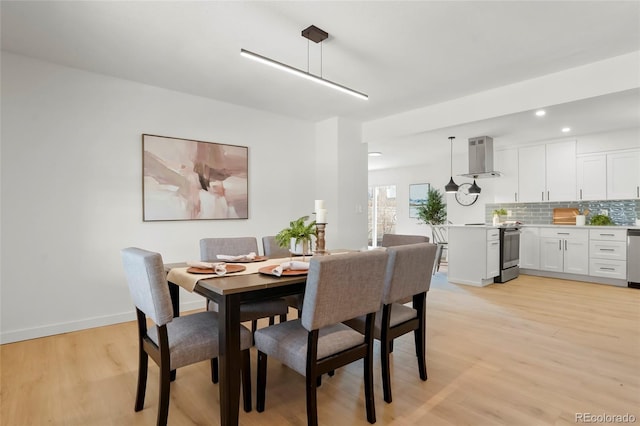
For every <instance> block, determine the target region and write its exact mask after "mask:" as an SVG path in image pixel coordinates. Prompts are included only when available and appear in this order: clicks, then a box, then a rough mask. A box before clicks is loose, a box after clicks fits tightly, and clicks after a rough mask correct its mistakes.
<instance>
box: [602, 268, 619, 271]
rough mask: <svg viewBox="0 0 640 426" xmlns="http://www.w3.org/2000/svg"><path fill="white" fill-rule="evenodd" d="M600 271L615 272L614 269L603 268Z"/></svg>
mask: <svg viewBox="0 0 640 426" xmlns="http://www.w3.org/2000/svg"><path fill="white" fill-rule="evenodd" d="M600 270H602V271H615V270H616V269H615V268H604V267H601V268H600Z"/></svg>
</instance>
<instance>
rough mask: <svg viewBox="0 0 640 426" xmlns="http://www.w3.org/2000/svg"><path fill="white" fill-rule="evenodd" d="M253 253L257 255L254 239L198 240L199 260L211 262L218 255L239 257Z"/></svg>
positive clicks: (256, 244)
mask: <svg viewBox="0 0 640 426" xmlns="http://www.w3.org/2000/svg"><path fill="white" fill-rule="evenodd" d="M251 252H254V253H255V254H258V240H257V239H256V238H255V237H232V238H203V239H201V240H200V260H205V261H207V260H208V261H213V260H216V259H217V256H218V255H219V254H227V255H229V256H240V255H243V254H249V253H251Z"/></svg>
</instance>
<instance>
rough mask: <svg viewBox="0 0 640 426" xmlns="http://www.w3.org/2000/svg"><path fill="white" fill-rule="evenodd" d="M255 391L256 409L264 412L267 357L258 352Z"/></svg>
mask: <svg viewBox="0 0 640 426" xmlns="http://www.w3.org/2000/svg"><path fill="white" fill-rule="evenodd" d="M256 386H257V389H256V409H257V410H258V412H259V413H262V412H263V411H264V405H265V399H266V388H267V355H266V354H264V353H262V352H260V351H258V380H257V384H256Z"/></svg>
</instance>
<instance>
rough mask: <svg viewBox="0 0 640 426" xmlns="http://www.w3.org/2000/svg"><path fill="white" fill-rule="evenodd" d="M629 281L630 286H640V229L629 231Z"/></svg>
mask: <svg viewBox="0 0 640 426" xmlns="http://www.w3.org/2000/svg"><path fill="white" fill-rule="evenodd" d="M627 281H628V285H629V287H632V288H640V229H629V230H628V231H627Z"/></svg>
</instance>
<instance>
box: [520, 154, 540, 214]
mask: <svg viewBox="0 0 640 426" xmlns="http://www.w3.org/2000/svg"><path fill="white" fill-rule="evenodd" d="M545 162H546V159H545V146H544V145H536V146H527V147H523V148H520V149H519V150H518V198H519V199H518V201H519V202H522V203H531V202H540V201H545V198H544V193H545V190H546V186H545V185H546V180H545V173H546V172H545V168H546V166H545Z"/></svg>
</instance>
